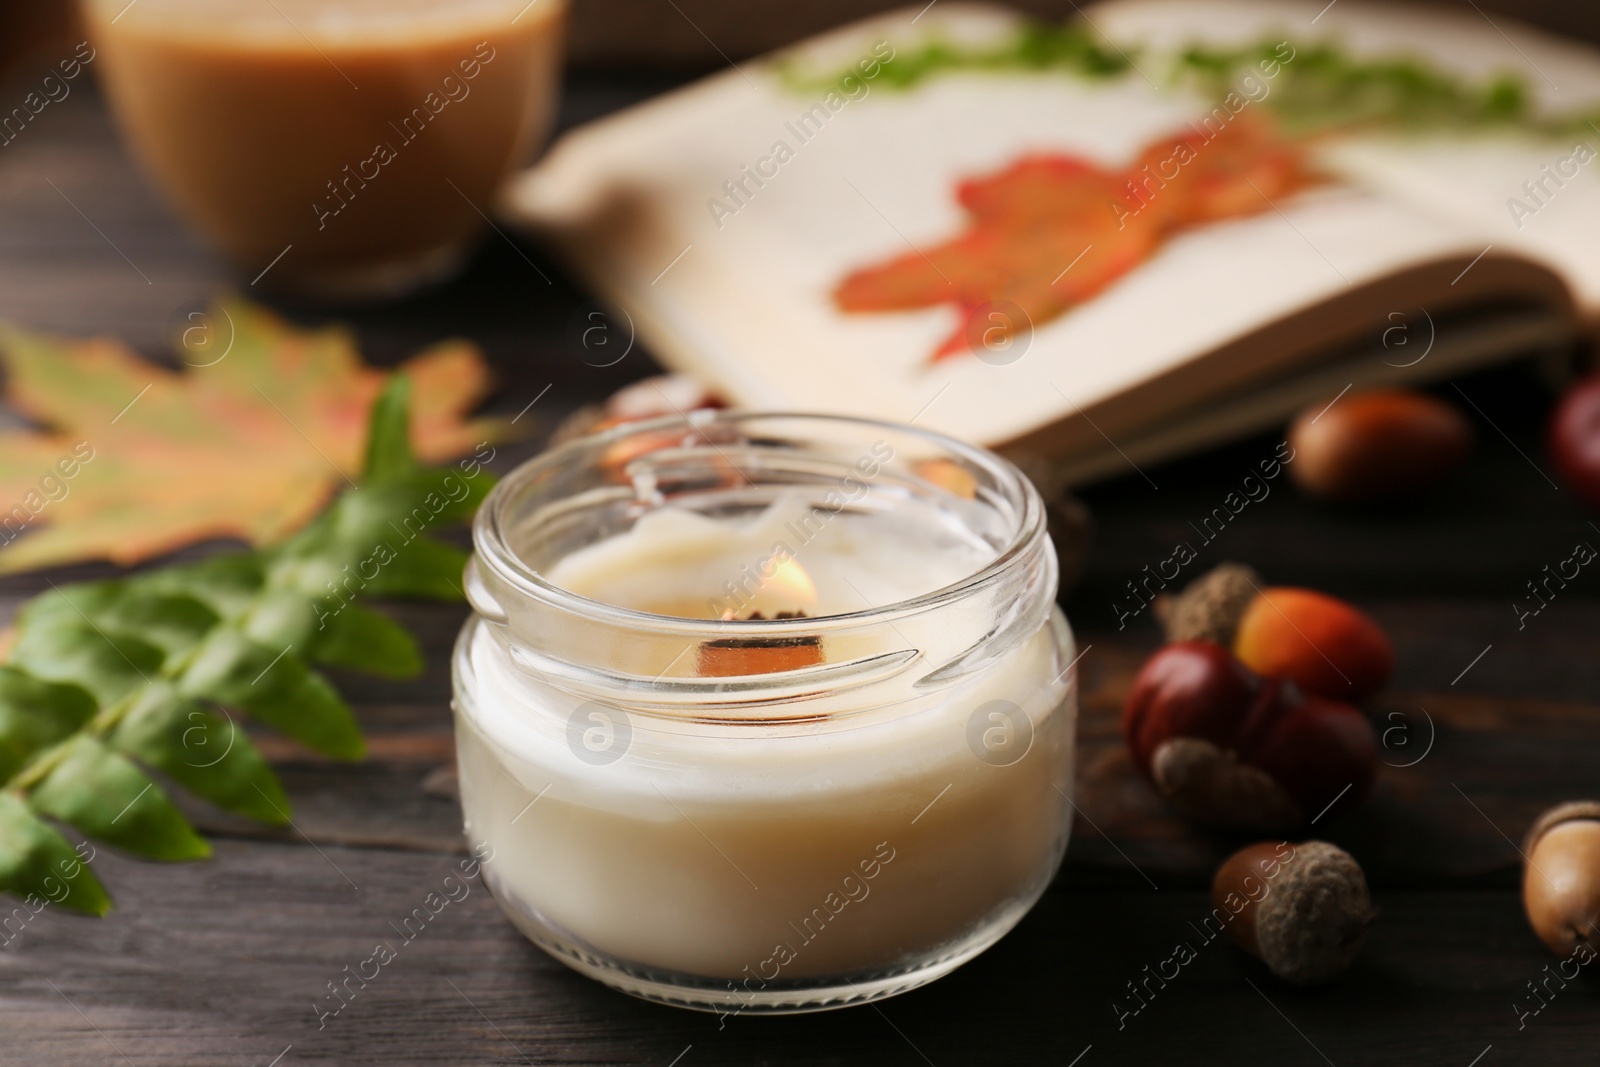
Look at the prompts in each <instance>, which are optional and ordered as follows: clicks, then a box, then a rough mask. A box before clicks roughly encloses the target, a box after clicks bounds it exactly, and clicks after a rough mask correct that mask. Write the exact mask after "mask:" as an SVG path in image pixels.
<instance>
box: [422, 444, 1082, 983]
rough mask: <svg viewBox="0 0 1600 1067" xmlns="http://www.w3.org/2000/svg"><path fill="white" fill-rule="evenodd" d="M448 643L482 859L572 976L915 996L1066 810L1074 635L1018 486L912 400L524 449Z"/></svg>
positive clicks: (1046, 547) (471, 830)
mask: <svg viewBox="0 0 1600 1067" xmlns="http://www.w3.org/2000/svg"><path fill="white" fill-rule="evenodd" d="M473 536H474V542H475V547H476V554H475V556H474V559H473V563H472V565H471V566H470V567H469V568H468V574H467V593H468V597H469V599H470V600H471V601H472V604H473V607H474V609H475V615H474V617H473V618H472V619H471V620H469V622H468V623H467V625H466V627H465V628H464V629H463V631H462V634H461V638H460V640H459V642H458V643H457V647H456V653H455V657H454V671H455V710H456V738H457V747H458V755H459V762H460V772H461V804H462V809H463V813H464V817H465V823H466V831H467V834H468V837H469V839H470V841H471V842H472V843H473V844H474V846H476V847H477V848H478V851H479V853H480V854H482V855H486V856H488V857H489V858H488V859H487V860H486V862H485V863H484V864H483V870H484V875H485V879H486V883H487V885H488V886H489V888H490V890H491V891H492V892H493V894H494V896H495V899H496V900H497V901H498V902H499V905H500V907H501V908H502V910H503V911H504V912H505V913H506V915H507V916H508V917H509V918H510V919H511V921H512V922H513V923H515V924H516V926H517V927H518V928H519V929H521V930H522V932H523V933H524V934H526V935H527V936H528V937H529V938H531V939H532V940H533V941H534V942H535V943H536V944H538V945H539V946H541V947H542V948H544V949H545V950H546V951H548V952H549V953H550V954H552V955H553V956H555V957H556V958H558V959H560V960H561V961H563V962H564V963H566V964H568V965H569V966H571V967H573V968H574V969H576V970H578V971H580V972H582V973H584V974H587V975H590V976H591V977H594V978H597V979H599V980H600V981H602V982H605V983H606V984H608V985H611V986H614V987H616V988H618V989H621V990H623V991H625V992H628V993H632V994H634V995H637V996H641V997H645V998H647V999H651V1000H656V1001H662V1002H665V1003H669V1004H676V1005H680V1006H684V1007H691V1008H700V1009H706V1010H714V1011H720V1012H725V1013H734V1012H742V1011H764V1012H785V1011H806V1010H817V1009H823V1008H832V1007H842V1006H845V1005H848V1004H854V1003H860V1002H864V1001H868V1000H873V999H877V998H880V997H885V996H891V995H893V994H895V993H899V992H903V991H905V990H908V989H912V988H914V987H916V986H918V985H921V984H923V983H925V982H928V981H931V980H933V979H935V978H938V977H939V976H941V975H943V974H946V973H948V972H949V971H951V970H953V969H954V968H956V967H958V966H960V965H961V964H962V963H964V962H965V961H967V960H969V959H971V958H973V957H974V956H976V955H977V954H978V953H980V952H982V951H983V950H984V949H986V948H987V947H989V946H990V945H991V944H993V943H994V942H995V941H996V940H998V939H999V938H1000V937H1001V936H1002V935H1003V934H1005V933H1006V931H1007V930H1009V929H1010V928H1011V927H1012V926H1014V925H1015V924H1016V923H1017V922H1018V921H1019V920H1020V919H1021V918H1022V916H1023V915H1024V914H1025V913H1026V912H1027V910H1028V909H1029V908H1030V907H1031V906H1032V905H1033V903H1034V902H1035V901H1036V900H1037V899H1038V898H1039V895H1040V894H1041V893H1042V892H1043V891H1044V889H1045V887H1046V885H1047V884H1048V883H1049V882H1050V880H1051V878H1052V876H1053V875H1054V873H1055V871H1056V868H1057V867H1058V865H1059V864H1060V861H1061V857H1062V854H1063V852H1064V851H1065V849H1066V844H1067V835H1068V831H1069V829H1070V826H1071V821H1072V820H1071V802H1070V800H1069V799H1068V798H1069V797H1070V795H1071V793H1072V755H1073V729H1074V724H1075V720H1076V699H1075V686H1074V683H1073V680H1072V678H1071V677H1070V675H1071V674H1072V671H1071V669H1070V668H1071V664H1072V662H1073V655H1074V654H1073V651H1072V638H1071V635H1070V633H1069V631H1068V629H1067V625H1066V620H1065V619H1064V618H1063V617H1062V615H1061V613H1060V611H1059V610H1057V608H1056V607H1055V593H1056V583H1057V565H1056V557H1055V552H1054V550H1053V548H1052V546H1051V544H1050V541H1049V537H1048V535H1047V534H1046V532H1045V519H1044V512H1043V506H1042V504H1041V501H1040V499H1039V496H1038V494H1037V492H1036V491H1035V490H1034V489H1033V487H1032V486H1031V485H1030V484H1029V482H1028V481H1027V479H1026V478H1025V477H1024V476H1023V475H1022V474H1021V473H1020V472H1019V471H1018V470H1017V469H1016V468H1015V467H1013V466H1012V465H1011V464H1009V463H1007V462H1006V461H1005V460H1003V459H1001V458H1000V457H998V456H995V455H993V454H991V453H989V452H986V451H983V450H981V449H977V448H972V447H969V446H966V445H963V444H961V443H959V442H956V441H953V440H950V439H948V438H945V437H942V436H940V435H937V434H933V433H928V432H924V431H921V430H917V429H915V428H912V427H909V426H896V425H891V424H887V423H877V422H870V421H864V420H857V419H846V418H831V417H821V416H795V415H749V414H737V413H727V412H715V413H714V412H697V413H696V414H695V415H694V416H691V417H690V418H688V419H682V418H673V419H665V420H656V421H651V422H647V423H638V424H633V425H629V426H624V427H620V428H618V429H615V430H612V431H610V432H609V433H605V434H601V435H598V436H594V437H590V438H585V439H582V440H578V441H575V442H572V443H570V444H567V445H565V446H563V447H561V448H558V449H555V450H553V451H551V452H547V453H545V454H544V455H542V456H540V457H538V458H537V459H534V460H532V461H531V462H529V463H527V464H524V465H523V466H522V467H520V468H518V469H517V470H516V471H514V472H512V473H511V474H510V475H509V476H508V477H506V478H505V480H503V481H502V482H501V483H500V484H499V485H498V486H497V487H496V489H495V490H494V492H493V493H492V494H491V496H490V498H489V500H488V501H487V502H486V503H485V505H484V506H483V508H482V510H481V511H480V512H479V515H478V519H477V523H476V526H475V528H474V531H473Z"/></svg>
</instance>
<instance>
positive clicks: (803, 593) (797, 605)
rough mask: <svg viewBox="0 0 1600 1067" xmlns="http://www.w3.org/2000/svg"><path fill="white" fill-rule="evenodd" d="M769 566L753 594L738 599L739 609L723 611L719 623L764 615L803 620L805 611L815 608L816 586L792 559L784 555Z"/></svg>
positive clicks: (803, 569) (762, 616) (765, 616)
mask: <svg viewBox="0 0 1600 1067" xmlns="http://www.w3.org/2000/svg"><path fill="white" fill-rule="evenodd" d="M771 567H772V573H771V574H769V575H767V576H766V577H765V578H763V579H761V584H760V585H758V586H756V587H755V589H754V591H753V595H752V596H749V597H748V599H746V598H741V599H743V600H744V606H743V607H740V608H727V609H725V610H724V611H723V612H722V616H721V618H722V621H723V622H730V621H732V620H735V619H761V618H767V617H768V614H767V613H768V612H770V613H771V616H772V617H775V618H779V619H783V618H792V617H795V616H799V617H804V616H805V614H806V611H805V609H806V608H809V607H814V606H815V605H816V603H817V586H816V583H815V582H813V581H812V580H811V575H809V574H807V573H806V569H805V568H804V567H802V566H800V564H799V563H798V562H796V561H795V559H794V557H792V556H787V555H786V556H784V557H783V558H782V559H778V560H775V561H773V562H772V564H771ZM763 569H765V568H763ZM756 604H761V605H763V607H761V608H755V607H754V605H756Z"/></svg>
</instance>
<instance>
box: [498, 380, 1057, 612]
mask: <svg viewBox="0 0 1600 1067" xmlns="http://www.w3.org/2000/svg"><path fill="white" fill-rule="evenodd" d="M759 421H767V422H772V421H796V422H800V423H802V424H804V423H813V424H819V425H832V426H838V427H857V428H860V429H864V430H872V429H877V430H884V431H889V432H892V433H894V434H896V435H900V436H913V437H916V438H919V439H920V440H922V441H924V442H926V443H927V444H929V445H931V446H934V447H936V448H937V449H939V450H941V451H942V452H944V453H945V454H946V456H947V457H948V458H952V459H958V460H961V461H964V462H966V463H968V464H970V465H972V466H974V467H976V468H978V469H980V470H982V471H984V472H985V474H986V475H987V476H988V477H989V479H990V481H991V482H992V484H993V486H994V487H995V488H996V489H997V490H998V491H999V492H1000V493H1001V494H1002V495H1003V497H1004V499H1005V502H1006V503H1007V505H1008V506H1009V509H1010V511H1011V512H1012V514H1013V515H1014V516H1015V520H1014V522H1013V524H1012V528H1011V529H1010V531H1009V532H1010V536H1009V538H1008V539H1007V540H1006V542H1005V543H1004V545H1003V546H1001V547H999V548H998V549H997V551H996V553H995V555H994V556H993V558H991V559H989V560H988V561H987V562H985V563H984V564H983V565H982V566H980V567H979V568H978V569H977V570H975V571H973V572H972V573H971V574H968V575H966V576H964V577H962V578H961V579H959V580H957V581H955V582H952V583H950V584H948V585H944V586H941V587H939V588H937V589H933V590H930V591H928V592H926V593H922V594H919V595H917V596H914V597H909V598H906V599H903V600H897V601H892V602H890V603H887V604H882V605H877V606H874V607H869V608H865V609H862V610H860V611H852V612H844V613H839V614H829V615H818V616H806V617H803V618H799V619H694V618H688V617H684V616H678V615H664V614H657V613H654V612H648V611H641V610H638V609H635V608H629V607H624V606H622V605H618V604H611V603H607V602H606V601H603V600H596V599H593V598H591V597H587V596H584V595H582V594H580V593H576V592H573V591H572V590H569V589H566V588H564V587H562V586H560V585H557V584H555V583H553V582H551V581H549V580H548V579H547V578H545V577H544V576H543V575H542V574H540V573H539V571H538V570H536V569H535V568H533V567H532V566H530V565H529V564H527V563H526V562H525V561H524V560H523V559H522V558H521V557H520V556H519V555H518V554H517V553H516V551H515V550H513V549H512V547H511V545H510V544H509V542H508V541H507V539H506V537H505V533H504V530H505V514H504V513H505V510H506V508H507V507H508V506H509V505H510V503H511V502H512V501H514V500H515V499H516V498H517V494H518V491H519V490H521V489H523V488H525V487H526V486H527V485H528V484H529V483H530V482H533V481H535V480H536V479H538V478H540V477H541V476H542V475H544V474H546V473H547V472H549V471H551V470H554V469H557V468H559V467H561V466H562V465H563V464H566V463H570V462H572V461H574V460H575V459H577V458H578V457H580V456H591V457H596V458H598V457H602V456H604V455H605V454H606V452H607V451H608V450H609V449H611V448H613V447H614V446H616V445H618V444H619V443H621V442H624V441H626V440H628V439H630V438H642V437H648V436H653V435H659V434H661V433H663V432H664V431H672V430H675V429H685V430H688V431H691V432H694V433H696V434H698V435H699V436H700V438H701V440H702V441H703V442H704V443H706V444H709V445H710V446H711V447H713V448H717V447H718V442H717V441H716V440H714V439H713V438H711V437H709V436H707V435H706V430H708V429H709V428H711V427H738V426H741V425H744V424H750V423H755V422H759ZM718 450H719V451H720V449H718ZM730 462H731V461H730ZM1045 526H1046V524H1045V511H1044V502H1043V500H1042V499H1041V498H1040V496H1039V492H1038V490H1037V489H1035V488H1034V486H1033V483H1032V482H1031V481H1029V480H1028V477H1027V475H1025V474H1024V473H1023V472H1022V471H1021V470H1020V469H1019V468H1018V467H1017V466H1016V465H1015V464H1013V463H1011V462H1010V461H1009V460H1007V459H1005V458H1004V457H1003V456H1000V455H999V454H997V453H995V452H992V451H990V450H989V449H986V448H982V447H979V446H977V445H971V444H967V443H966V442H964V441H961V440H959V439H957V438H954V437H951V436H949V435H947V434H942V433H939V432H937V431H934V430H926V429H922V428H920V427H917V426H913V425H910V424H908V423H897V422H891V421H888V420H884V419H869V418H861V417H857V416H851V415H828V414H815V413H810V412H786V411H776V412H764V411H743V410H737V409H709V408H708V409H700V410H698V411H694V412H690V413H688V414H682V413H680V414H676V415H667V416H662V417H660V418H652V419H642V420H638V421H634V422H628V423H624V424H622V425H620V426H615V427H612V428H610V429H607V430H604V431H601V432H599V433H595V434H588V435H585V436H583V437H579V438H575V439H573V440H571V441H567V442H565V443H563V444H561V445H558V446H556V447H555V448H551V449H548V450H546V451H545V452H543V453H541V454H540V455H538V456H535V457H534V458H532V459H530V460H528V461H526V462H524V463H523V464H521V465H520V466H518V467H517V468H515V469H514V470H512V471H511V472H510V473H509V474H507V475H506V476H505V477H503V478H502V479H501V480H500V481H499V483H498V484H496V486H495V487H494V489H493V490H492V491H491V492H490V494H489V496H488V498H487V499H486V500H485V501H484V503H483V506H482V507H481V508H479V510H478V515H477V518H476V519H475V521H474V522H473V528H472V540H473V546H474V548H475V549H476V551H477V560H479V561H481V562H482V564H484V565H487V566H488V567H489V568H490V569H491V570H492V571H493V573H494V575H495V577H496V578H498V579H499V580H500V581H501V582H504V583H506V584H507V585H509V586H510V588H511V589H512V590H514V591H515V592H517V593H519V594H521V595H524V596H528V597H531V598H533V599H535V600H538V601H542V602H544V603H545V604H547V605H549V606H551V607H554V608H556V609H558V610H562V611H566V612H572V613H575V614H578V615H581V616H584V617H587V618H589V619H592V620H595V621H598V622H610V623H614V624H617V625H621V626H625V627H629V628H643V629H649V630H653V631H656V632H663V633H674V634H683V635H713V636H722V637H726V636H728V634H730V633H745V634H757V633H759V634H763V635H768V636H781V635H784V634H787V633H790V632H794V633H800V632H804V633H807V634H819V635H820V634H826V633H828V632H830V631H838V630H845V629H850V628H853V627H857V626H861V625H864V624H874V623H880V622H882V621H884V620H885V619H894V618H898V617H901V616H904V615H909V614H915V613H918V612H922V611H926V610H930V609H933V608H937V607H939V606H941V605H944V604H947V603H949V602H950V601H952V600H957V599H961V598H963V597H965V596H968V595H970V594H971V593H972V592H973V591H975V590H977V589H981V588H983V587H984V586H987V585H989V584H991V583H993V582H995V581H998V580H1000V579H1001V578H1002V576H1003V575H1005V574H1006V573H1007V572H1008V571H1010V570H1011V569H1013V568H1014V567H1015V565H1016V563H1017V561H1018V560H1019V559H1023V558H1027V557H1030V556H1031V555H1032V554H1033V553H1035V552H1037V551H1038V550H1039V546H1040V544H1041V543H1042V542H1043V541H1044V540H1045V538H1046V530H1045ZM474 584H475V583H471V582H469V593H471V592H473V591H474V590H473V585H474ZM475 606H476V605H475Z"/></svg>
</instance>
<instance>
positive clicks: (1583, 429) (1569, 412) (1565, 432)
mask: <svg viewBox="0 0 1600 1067" xmlns="http://www.w3.org/2000/svg"><path fill="white" fill-rule="evenodd" d="M1546 443H1547V447H1548V448H1549V450H1550V460H1551V462H1553V463H1554V464H1555V468H1556V473H1557V474H1558V475H1559V476H1560V477H1561V480H1562V481H1563V482H1565V483H1566V484H1567V485H1568V487H1570V488H1571V489H1572V491H1573V492H1575V493H1577V494H1578V495H1579V496H1581V497H1583V499H1584V501H1585V502H1587V503H1589V504H1591V505H1593V506H1595V507H1600V374H1596V375H1594V376H1593V377H1590V378H1585V379H1584V380H1583V381H1581V382H1579V383H1578V384H1577V385H1575V386H1573V387H1572V388H1571V389H1569V390H1567V393H1566V395H1565V396H1563V397H1562V398H1561V402H1560V403H1559V404H1557V405H1556V409H1555V412H1554V413H1553V414H1552V415H1551V416H1550V428H1549V430H1548V431H1547V433H1546Z"/></svg>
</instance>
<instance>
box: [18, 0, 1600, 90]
mask: <svg viewBox="0 0 1600 1067" xmlns="http://www.w3.org/2000/svg"><path fill="white" fill-rule="evenodd" d="M1466 2H1467V3H1469V4H1471V6H1473V7H1476V8H1478V9H1480V10H1482V11H1486V12H1488V13H1490V14H1503V15H1508V16H1511V17H1514V18H1517V19H1520V20H1522V21H1523V22H1526V23H1529V24H1531V25H1534V26H1539V27H1542V28H1544V29H1546V30H1551V31H1553V32H1556V33H1561V34H1565V35H1567V36H1570V37H1576V38H1579V39H1582V40H1586V41H1589V42H1591V43H1595V44H1600V4H1596V3H1594V2H1593V0H1466ZM72 6H73V5H72V4H71V3H70V2H68V0H5V2H4V3H0V78H4V77H6V76H7V75H9V74H10V73H11V71H12V69H13V68H14V67H15V66H16V65H17V64H19V63H21V62H22V61H23V60H24V58H25V57H26V56H28V55H29V54H30V53H32V52H33V51H34V50H36V49H38V48H40V47H48V46H49V45H50V44H52V43H54V42H55V41H57V40H60V39H62V38H65V37H66V36H69V35H70V34H71V32H72V31H71V25H70V19H71V8H72ZM905 6H907V5H906V4H904V3H901V2H900V0H806V2H805V3H798V4H767V5H762V6H761V9H760V10H757V8H756V7H755V6H753V5H751V4H748V3H743V2H741V0H578V2H577V3H574V4H573V5H572V14H571V23H570V34H571V36H570V45H569V48H570V50H569V52H568V57H569V60H570V63H571V65H572V67H573V69H575V70H595V71H605V70H614V69H617V68H629V69H634V70H637V69H639V68H648V69H656V70H661V71H673V72H678V71H682V72H696V71H701V70H709V69H711V68H713V67H716V66H718V65H719V64H721V63H723V62H725V61H726V60H725V59H724V57H723V55H721V54H719V51H718V49H720V50H721V52H722V53H726V57H727V59H742V58H744V57H746V56H752V55H758V54H760V53H762V52H766V51H770V50H771V49H774V48H777V47H779V46H780V45H784V44H788V43H790V42H791V41H796V40H799V39H800V38H802V37H806V36H808V35H810V34H813V33H817V32H818V31H820V30H825V29H827V28H829V27H830V26H837V25H839V24H841V23H844V22H848V21H850V20H852V19H857V18H864V17H866V16H867V15H870V14H873V13H874V12H878V11H888V10H891V9H893V8H897V7H905ZM1010 6H1012V7H1015V8H1018V9H1021V10H1023V11H1029V12H1032V13H1034V14H1037V15H1044V16H1050V17H1055V18H1065V17H1066V16H1068V15H1071V14H1074V13H1075V12H1076V11H1077V10H1079V5H1077V4H1075V3H1073V2H1072V0H1013V2H1012V3H1011V4H1010ZM1423 6H1427V5H1423ZM1432 6H1440V7H1460V6H1461V5H1459V4H1443V5H1432ZM713 41H715V42H716V43H715V45H713V44H712V43H711V42H713Z"/></svg>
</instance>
